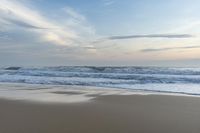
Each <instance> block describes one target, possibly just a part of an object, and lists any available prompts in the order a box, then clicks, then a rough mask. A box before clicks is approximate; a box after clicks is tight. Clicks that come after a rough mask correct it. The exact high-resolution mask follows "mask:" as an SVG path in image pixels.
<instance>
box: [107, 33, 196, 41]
mask: <svg viewBox="0 0 200 133" xmlns="http://www.w3.org/2000/svg"><path fill="white" fill-rule="evenodd" d="M191 37H193V35H190V34H148V35H129V36H111V37H107V38H106V39H107V40H121V39H136V38H191Z"/></svg>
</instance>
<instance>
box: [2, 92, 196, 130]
mask: <svg viewBox="0 0 200 133" xmlns="http://www.w3.org/2000/svg"><path fill="white" fill-rule="evenodd" d="M199 132H200V98H198V97H184V96H165V95H145V96H142V95H131V96H117V95H111V96H99V97H97V98H95V99H93V100H91V101H88V102H84V103H62V104H59V103H57V104H56V103H53V104H51V103H49V104H45V103H37V102H35V103H34V102H27V101H16V100H15V101H14V100H5V99H1V100H0V133H199Z"/></svg>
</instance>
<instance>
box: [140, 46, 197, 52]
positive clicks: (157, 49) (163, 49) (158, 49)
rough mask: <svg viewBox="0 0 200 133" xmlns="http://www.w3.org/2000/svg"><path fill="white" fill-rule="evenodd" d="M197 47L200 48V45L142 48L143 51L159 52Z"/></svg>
mask: <svg viewBox="0 0 200 133" xmlns="http://www.w3.org/2000/svg"><path fill="white" fill-rule="evenodd" d="M195 48H200V46H186V47H167V48H150V49H142V50H141V52H159V51H168V50H177V49H195Z"/></svg>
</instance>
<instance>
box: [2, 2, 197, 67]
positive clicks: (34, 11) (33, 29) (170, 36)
mask: <svg viewBox="0 0 200 133" xmlns="http://www.w3.org/2000/svg"><path fill="white" fill-rule="evenodd" d="M199 5H200V1H198V0H191V1H187V0H182V1H181V0H174V1H173V0H169V1H164V0H155V1H148V0H142V1H135V0H125V1H121V0H98V1H88V0H87V1H84V2H83V1H81V0H77V1H73V0H60V1H55V0H48V1H45V0H34V1H33V0H28V1H27V0H10V1H7V0H1V1H0V62H1V64H0V66H136V67H137V66H144V67H148V66H150V67H151V66H155V67H200V44H198V43H199V41H200V37H199V33H200V29H198V27H199V26H200V19H199V17H200V16H199V14H198V12H199V11H200V6H199Z"/></svg>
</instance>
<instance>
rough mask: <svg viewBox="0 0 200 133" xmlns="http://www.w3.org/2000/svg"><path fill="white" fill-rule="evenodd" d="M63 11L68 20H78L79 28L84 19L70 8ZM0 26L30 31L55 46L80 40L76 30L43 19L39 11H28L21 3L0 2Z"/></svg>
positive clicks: (2, 0) (24, 4)
mask: <svg viewBox="0 0 200 133" xmlns="http://www.w3.org/2000/svg"><path fill="white" fill-rule="evenodd" d="M65 10H66V12H67V13H68V18H71V19H74V20H75V19H76V20H79V25H78V26H79V27H81V26H82V25H81V24H82V23H81V21H85V18H84V17H83V16H82V15H80V14H78V13H77V12H75V10H73V9H72V8H70V7H67V8H65ZM64 18H65V17H63V19H64ZM61 21H62V20H61ZM0 25H1V27H3V28H4V29H11V30H12V29H15V28H17V27H18V28H24V29H27V30H31V32H34V33H35V34H37V35H38V37H39V38H40V39H41V41H46V42H51V43H53V44H57V45H71V44H72V43H73V40H76V39H78V38H80V36H79V31H77V29H78V28H76V27H70V26H68V25H63V24H61V23H59V22H55V21H53V20H51V19H49V18H47V17H44V16H43V15H42V13H40V11H38V10H34V9H30V8H29V7H28V6H27V5H26V3H23V2H22V1H15V0H12V1H7V0H1V1H0ZM84 26H85V25H84ZM88 27H89V26H88Z"/></svg>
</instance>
